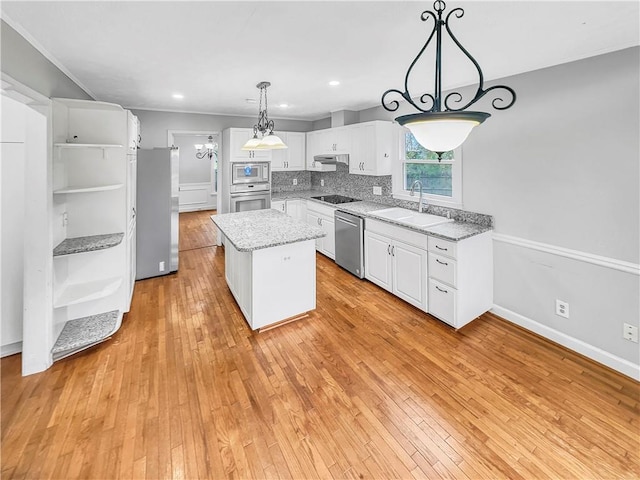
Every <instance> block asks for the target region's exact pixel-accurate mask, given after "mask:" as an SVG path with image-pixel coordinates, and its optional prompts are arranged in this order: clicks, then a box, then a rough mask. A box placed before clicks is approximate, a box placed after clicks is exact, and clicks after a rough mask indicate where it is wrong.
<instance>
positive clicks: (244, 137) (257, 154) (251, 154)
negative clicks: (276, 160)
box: [228, 128, 272, 162]
mask: <svg viewBox="0 0 640 480" xmlns="http://www.w3.org/2000/svg"><path fill="white" fill-rule="evenodd" d="M228 130H229V141H230V145H229V146H230V158H229V161H231V162H250V161H252V160H262V161H270V160H271V152H272V150H242V147H243V146H244V144H245V143H247V142H248V141H249V140H250V139H251V138H253V129H252V128H230V129H228Z"/></svg>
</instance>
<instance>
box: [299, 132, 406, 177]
mask: <svg viewBox="0 0 640 480" xmlns="http://www.w3.org/2000/svg"><path fill="white" fill-rule="evenodd" d="M398 138H399V135H398V127H397V126H396V125H394V124H393V123H391V122H385V121H373V122H366V123H356V124H353V125H346V126H344V127H336V128H328V129H325V130H317V131H315V132H309V133H307V170H311V171H335V170H336V166H335V164H333V165H332V164H326V163H319V162H316V161H315V160H314V157H315V156H317V155H321V156H322V155H325V156H326V155H349V173H352V174H357V175H374V176H380V175H391V165H392V162H393V161H394V159H397V158H398Z"/></svg>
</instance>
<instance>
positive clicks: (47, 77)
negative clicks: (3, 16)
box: [0, 20, 93, 100]
mask: <svg viewBox="0 0 640 480" xmlns="http://www.w3.org/2000/svg"><path fill="white" fill-rule="evenodd" d="M0 52H1V55H2V57H1V58H2V71H3V72H4V73H6V74H7V75H9V76H10V77H12V78H13V79H14V80H17V81H18V82H20V83H22V84H24V85H26V86H27V87H30V88H32V89H33V90H35V91H36V92H38V93H41V94H43V95H45V96H46V97H49V98H51V97H59V98H78V99H82V100H93V98H92V97H91V96H89V94H87V93H86V92H85V91H84V90H83V89H82V88H80V87H79V86H78V85H76V83H75V82H74V81H73V80H71V79H70V78H69V77H67V75H65V74H64V73H63V72H62V71H61V70H60V69H59V68H58V67H56V66H55V65H54V64H53V63H51V62H50V61H49V60H47V59H46V58H45V57H44V56H43V55H42V54H41V53H40V52H39V51H38V50H36V49H35V48H34V47H33V46H32V45H31V44H30V43H29V42H27V41H26V40H25V39H24V38H23V37H22V35H20V34H19V33H18V32H16V31H15V30H14V29H13V28H11V27H10V26H9V25H7V24H6V23H5V22H4V21H2V20H0Z"/></svg>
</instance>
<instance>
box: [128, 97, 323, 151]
mask: <svg viewBox="0 0 640 480" xmlns="http://www.w3.org/2000/svg"><path fill="white" fill-rule="evenodd" d="M125 108H126V107H125ZM132 112H133V113H134V115H136V116H137V117H138V119H139V120H140V134H141V136H142V145H141V148H153V147H166V146H167V133H168V131H169V130H189V131H204V132H220V133H222V131H223V130H224V129H225V128H229V127H239V128H252V127H253V125H254V124H255V123H256V121H257V119H258V115H257V113H256V116H255V117H233V116H225V115H206V114H199V113H174V112H158V111H152V110H132ZM273 120H274V122H275V124H276V133H277V132H278V131H290V132H308V131H310V130H311V128H312V122H303V121H298V120H278V119H273ZM221 150H222V149H221Z"/></svg>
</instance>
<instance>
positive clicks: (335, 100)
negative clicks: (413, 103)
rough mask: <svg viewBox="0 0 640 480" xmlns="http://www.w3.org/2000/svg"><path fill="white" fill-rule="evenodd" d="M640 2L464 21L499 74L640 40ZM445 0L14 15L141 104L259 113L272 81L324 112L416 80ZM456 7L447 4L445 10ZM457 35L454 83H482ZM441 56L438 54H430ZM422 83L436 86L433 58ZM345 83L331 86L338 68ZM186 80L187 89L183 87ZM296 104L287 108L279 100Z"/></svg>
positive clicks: (513, 5)
mask: <svg viewBox="0 0 640 480" xmlns="http://www.w3.org/2000/svg"><path fill="white" fill-rule="evenodd" d="M639 4H640V2H638V1H637V0H636V1H626V2H612V1H602V2H594V1H566V2H558V1H553V2H551V1H540V0H538V1H514V0H512V1H507V2H497V1H489V2H486V1H465V2H453V1H450V2H448V5H447V7H448V8H447V11H449V10H451V9H452V8H454V7H458V6H460V7H463V8H464V9H465V15H464V17H463V18H460V19H454V20H452V22H451V28H452V30H453V31H454V33H455V34H456V35H457V37H458V39H459V40H460V41H461V43H462V44H463V45H464V46H465V48H467V49H468V50H469V52H470V53H471V54H472V55H473V56H474V57H475V58H476V60H477V61H478V62H479V63H480V65H481V67H482V70H483V72H484V75H485V80H491V79H496V78H501V77H505V76H509V75H513V74H517V73H522V72H525V71H530V70H535V69H539V68H543V67H547V66H551V65H556V64H559V63H564V62H568V61H572V60H577V59H580V58H585V57H589V56H593V55H598V54H601V53H606V52H610V51H614V50H619V49H622V48H627V47H630V46H634V45H638V44H639V43H640V40H639V36H640V33H639V32H640V26H639V24H640V21H639V16H640V9H639ZM432 5H433V2H431V1H428V2H424V1H422V2H414V1H399V0H396V1H373V2H364V1H333V2H330V1H315V2H312V1H295V2H294V1H276V2H272V1H260V2H255V1H254V2H245V1H232V2H217V1H209V2H206V1H205V2H181V1H174V2H166V1H163V2H158V1H143V2H108V1H92V2H55V1H46V2H31V1H29V2H26V1H22V2H11V1H4V0H3V1H2V2H1V9H2V16H3V18H4V19H5V21H7V23H9V24H10V25H11V26H13V27H14V28H15V29H16V30H18V32H19V33H21V34H22V35H23V36H25V37H26V38H27V39H28V40H29V41H30V42H31V43H32V44H34V46H36V48H38V49H39V50H40V51H41V52H43V53H45V55H46V56H47V57H48V58H49V59H50V60H52V61H53V62H54V63H55V64H56V65H58V67H60V68H62V69H63V71H65V72H66V73H67V74H68V75H69V76H70V77H72V78H73V79H74V80H75V81H76V82H77V83H78V84H80V85H81V86H83V88H85V89H86V90H87V91H88V92H89V93H90V94H91V95H92V96H94V97H95V98H96V99H97V100H102V101H107V102H113V103H117V104H120V105H123V106H125V107H127V108H138V109H153V110H168V111H187V112H202V113H216V114H231V115H256V114H257V110H258V107H257V105H255V104H248V103H247V102H246V99H247V98H254V99H255V98H257V97H258V90H257V89H256V88H255V85H256V84H257V83H258V82H259V81H262V80H266V81H270V82H271V83H272V86H271V87H270V88H269V89H268V99H269V113H270V116H271V117H273V118H292V119H301V120H316V119H319V118H325V117H327V116H329V115H330V112H332V111H338V110H342V109H347V110H361V109H364V108H368V107H373V106H377V105H380V97H381V95H382V93H383V92H384V91H385V90H387V89H390V88H398V89H401V90H402V86H403V82H404V75H405V72H406V70H407V68H408V66H409V64H410V63H411V61H412V60H413V58H414V57H415V55H416V54H417V53H418V51H419V50H420V48H422V45H423V43H424V42H425V41H426V37H427V33H428V30H429V29H430V27H429V25H427V24H425V23H423V22H422V21H420V14H421V13H422V11H423V10H426V9H432ZM445 13H446V12H445ZM448 47H449V45H447V44H445V50H444V53H443V63H444V68H445V70H444V76H443V83H444V87H445V89H446V88H448V87H456V86H462V85H469V84H474V83H476V82H477V78H476V76H474V71H473V69H472V67H471V66H470V64H469V62H468V61H467V60H465V58H464V57H463V56H462V55H461V54H459V53H458V52H457V51H455V50H454V49H453V48H451V49H450V48H448ZM427 58H428V57H427ZM419 65H420V68H419V67H416V71H415V74H414V76H413V77H412V85H414V88H415V91H412V93H413V94H414V95H419V94H422V93H425V92H428V91H431V90H432V89H433V73H432V69H433V67H432V62H431V61H430V60H427V61H424V62H421V63H419ZM333 79H337V80H339V81H340V82H341V85H340V86H338V87H330V86H328V82H329V81H330V80H333ZM173 93H182V94H183V95H184V99H183V100H175V99H173V98H172V94H173ZM285 102H286V103H288V104H289V105H290V107H289V108H287V109H281V108H279V107H277V105H278V104H280V103H285Z"/></svg>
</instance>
